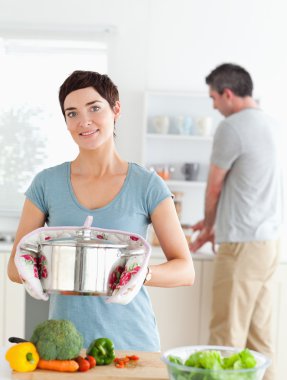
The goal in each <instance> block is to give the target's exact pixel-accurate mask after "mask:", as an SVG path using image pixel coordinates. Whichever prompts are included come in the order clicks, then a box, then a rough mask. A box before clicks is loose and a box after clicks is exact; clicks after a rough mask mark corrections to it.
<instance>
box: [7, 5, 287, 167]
mask: <svg viewBox="0 0 287 380" xmlns="http://www.w3.org/2000/svg"><path fill="white" fill-rule="evenodd" d="M286 11H287V8H286V2H285V0H273V1H271V0H242V1H237V0H217V1H214V0H201V1H198V0H177V1H174V0H82V1H80V0H61V1H58V0H50V1H48V2H46V1H39V0H25V1H18V0H0V26H1V25H2V26H3V25H10V26H11V25H14V26H15V27H16V28H17V27H21V25H23V24H27V25H36V26H37V25H40V26H43V25H45V26H49V25H50V26H51V27H52V28H53V27H55V26H57V25H61V26H67V27H69V26H70V25H74V26H75V25H76V26H77V25H80V26H85V27H88V26H89V25H90V26H94V25H99V24H100V25H103V24H108V25H115V26H116V27H117V35H116V37H115V38H116V43H114V44H113V50H112V55H111V63H110V70H109V72H110V76H111V77H112V79H113V80H114V81H115V83H116V84H118V86H119V89H120V94H121V99H122V103H123V115H122V119H121V125H120V129H121V130H120V131H119V132H118V134H119V138H118V140H119V141H118V146H119V149H120V151H121V153H122V154H123V155H124V156H125V157H126V158H127V159H129V160H135V161H139V160H140V158H141V152H140V141H139V139H140V138H141V128H142V113H143V109H142V95H143V91H144V90H145V89H175V90H206V86H205V84H204V77H205V76H206V74H208V73H209V71H210V70H211V69H213V68H214V67H215V65H217V64H220V63H222V62H223V61H232V62H236V63H239V64H241V65H243V66H245V67H246V68H247V69H248V70H249V71H250V72H251V74H252V76H253V79H254V82H255V91H256V94H257V95H258V96H260V98H261V102H262V105H263V106H264V108H265V109H266V110H267V111H268V112H270V113H272V114H273V115H274V116H275V117H276V118H277V119H279V120H280V121H282V122H285V121H286V120H287V114H286V107H285V86H286V75H285V68H286V67H287V52H286V49H285V45H286V38H285V36H286V35H287V24H286V22H285V16H286ZM137 141H138V143H137Z"/></svg>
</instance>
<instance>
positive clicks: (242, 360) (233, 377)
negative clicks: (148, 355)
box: [168, 348, 257, 380]
mask: <svg viewBox="0 0 287 380" xmlns="http://www.w3.org/2000/svg"><path fill="white" fill-rule="evenodd" d="M168 359H169V361H170V362H171V363H174V364H178V365H184V366H187V367H193V368H200V369H208V370H211V371H222V372H220V374H219V373H218V372H214V374H213V373H208V374H203V373H202V374H201V373H187V372H186V373H185V372H184V371H183V370H181V369H179V368H178V369H177V368H176V367H174V368H172V373H173V376H174V379H180V380H193V379H194V380H220V379H230V380H240V379H242V380H243V379H246V380H247V379H248V380H252V379H255V378H257V377H256V375H254V374H253V373H245V374H242V373H234V374H231V373H228V374H227V373H226V375H227V376H228V377H225V376H224V370H240V369H251V368H254V367H256V364H257V363H256V359H255V358H254V356H253V355H252V353H251V352H250V351H249V350H248V348H246V349H244V350H242V351H240V352H238V353H235V354H233V355H231V356H229V357H222V356H221V353H220V352H219V351H216V350H207V351H198V352H195V353H193V354H191V355H190V356H189V357H188V358H187V359H186V360H185V361H184V360H182V359H181V358H179V357H177V356H171V355H170V356H169V357H168ZM221 374H222V375H221ZM254 376H255V377H254Z"/></svg>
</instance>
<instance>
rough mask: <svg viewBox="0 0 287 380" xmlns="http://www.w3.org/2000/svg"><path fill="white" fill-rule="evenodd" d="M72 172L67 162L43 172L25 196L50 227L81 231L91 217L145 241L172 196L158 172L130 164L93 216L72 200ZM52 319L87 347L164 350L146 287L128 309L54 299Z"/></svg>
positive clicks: (95, 300) (85, 299) (94, 300)
mask: <svg viewBox="0 0 287 380" xmlns="http://www.w3.org/2000/svg"><path fill="white" fill-rule="evenodd" d="M70 170H71V169H70V163H69V162H65V163H64V164H61V165H58V166H55V167H52V168H49V169H46V170H43V171H42V172H41V173H39V174H38V175H37V176H36V177H35V178H34V180H33V182H32V184H31V186H30V187H29V189H28V190H27V192H26V196H27V198H28V199H30V200H31V201H32V202H33V203H34V204H35V205H36V206H37V207H38V208H39V209H40V210H41V211H42V212H43V213H44V214H45V215H46V218H47V224H48V225H49V226H82V225H83V223H84V221H85V219H86V217H87V216H88V215H92V216H93V217H94V219H93V227H100V228H108V229H115V230H123V231H129V232H134V233H137V234H139V235H141V236H143V237H144V238H145V237H146V234H147V228H148V225H149V224H150V222H151V219H150V216H151V214H152V212H153V211H154V209H155V208H156V207H157V205H158V204H159V203H160V202H162V201H163V200H164V199H166V198H168V197H170V196H171V192H170V190H169V189H168V187H167V186H166V184H165V183H164V181H163V180H162V179H161V178H160V177H159V176H158V175H157V174H156V173H155V172H149V171H148V170H146V169H144V168H143V167H141V166H139V165H137V164H134V163H129V169H128V174H127V177H126V179H125V182H124V184H123V186H122V188H121V190H120V192H119V193H118V194H117V195H116V197H115V198H114V199H113V200H112V201H111V202H110V203H109V204H107V205H106V206H104V207H101V208H98V209H95V210H89V209H87V208H86V207H84V206H82V205H81V204H80V203H79V202H78V200H77V198H76V196H75V194H74V191H73V188H72V185H71V180H70ZM95 196H96V195H95ZM49 318H50V319H51V318H52V319H69V320H71V321H72V322H73V323H74V324H75V326H76V327H77V329H78V330H79V331H80V332H81V334H82V335H83V336H84V339H85V347H88V345H89V344H90V343H91V341H92V340H93V339H96V338H101V337H107V338H110V339H112V341H113V342H114V344H115V347H116V349H118V350H119V349H122V350H139V351H159V350H160V342H159V334H158V330H157V324H156V321H155V316H154V313H153V309H152V305H151V301H150V298H149V295H148V292H147V290H146V288H145V286H143V287H142V288H141V290H140V291H139V293H138V294H137V296H136V297H135V298H134V299H133V300H132V301H131V302H130V303H129V304H128V305H120V304H108V303H106V302H105V299H104V297H94V296H64V295H58V294H52V295H51V296H50V310H49Z"/></svg>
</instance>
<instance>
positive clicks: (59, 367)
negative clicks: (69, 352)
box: [38, 359, 79, 372]
mask: <svg viewBox="0 0 287 380" xmlns="http://www.w3.org/2000/svg"><path fill="white" fill-rule="evenodd" d="M38 368H40V369H48V370H50V371H58V372H76V371H78V369H79V364H78V363H77V362H76V361H75V360H44V359H40V360H39V363H38Z"/></svg>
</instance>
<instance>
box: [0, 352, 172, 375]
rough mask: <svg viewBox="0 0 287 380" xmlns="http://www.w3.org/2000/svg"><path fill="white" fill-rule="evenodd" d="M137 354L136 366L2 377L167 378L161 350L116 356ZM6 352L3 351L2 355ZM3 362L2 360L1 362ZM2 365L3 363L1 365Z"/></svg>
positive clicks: (112, 366)
mask: <svg viewBox="0 0 287 380" xmlns="http://www.w3.org/2000/svg"><path fill="white" fill-rule="evenodd" d="M132 354H135V355H137V356H139V357H140V360H139V361H138V363H137V365H136V367H135V368H116V367H115V366H114V364H110V365H108V366H96V367H95V368H92V369H90V370H89V371H87V372H74V373H67V372H63V373H61V372H55V371H45V370H40V369H37V370H36V371H33V372H28V373H19V372H13V373H11V371H8V372H10V375H9V374H8V375H7V366H6V377H2V376H3V375H2V374H1V369H0V378H1V380H2V379H5V380H6V379H7V380H8V379H9V380H94V379H97V380H123V379H133V380H167V379H168V373H167V368H166V366H165V364H164V363H163V362H162V361H161V359H160V356H161V354H160V353H159V352H136V351H117V352H116V356H118V357H122V356H125V355H132ZM3 355H4V353H2V356H3ZM0 363H1V362H0ZM1 367H2V365H1Z"/></svg>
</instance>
